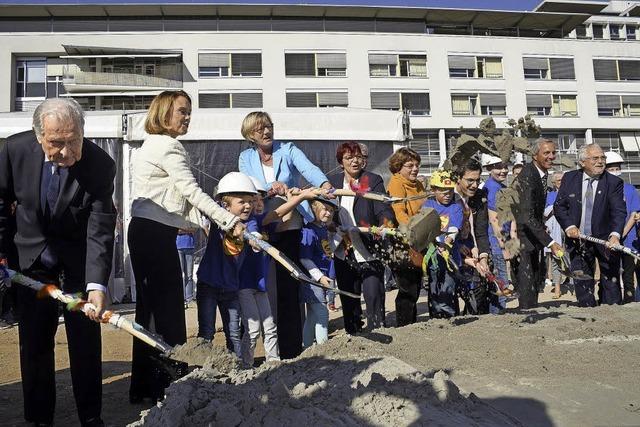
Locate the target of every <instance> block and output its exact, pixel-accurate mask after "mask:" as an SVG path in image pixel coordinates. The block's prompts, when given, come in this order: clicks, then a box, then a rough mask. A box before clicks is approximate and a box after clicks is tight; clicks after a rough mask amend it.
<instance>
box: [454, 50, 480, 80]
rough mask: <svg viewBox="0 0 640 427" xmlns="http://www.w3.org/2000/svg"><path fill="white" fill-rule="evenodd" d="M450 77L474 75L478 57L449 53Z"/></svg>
mask: <svg viewBox="0 0 640 427" xmlns="http://www.w3.org/2000/svg"><path fill="white" fill-rule="evenodd" d="M448 60H449V77H462V78H468V77H474V76H475V70H476V58H475V57H474V56H458V55H449V58H448Z"/></svg>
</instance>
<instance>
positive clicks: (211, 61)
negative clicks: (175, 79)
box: [198, 52, 262, 77]
mask: <svg viewBox="0 0 640 427" xmlns="http://www.w3.org/2000/svg"><path fill="white" fill-rule="evenodd" d="M198 75H199V76H200V77H229V76H231V77H260V76H262V54H261V53H228V52H224V53H200V54H199V55H198Z"/></svg>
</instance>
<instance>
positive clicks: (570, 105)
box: [551, 95, 578, 117]
mask: <svg viewBox="0 0 640 427" xmlns="http://www.w3.org/2000/svg"><path fill="white" fill-rule="evenodd" d="M551 115H552V116H554V117H577V116H578V103H577V101H576V96H575V95H553V105H552V108H551Z"/></svg>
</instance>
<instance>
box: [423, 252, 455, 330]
mask: <svg viewBox="0 0 640 427" xmlns="http://www.w3.org/2000/svg"><path fill="white" fill-rule="evenodd" d="M436 260H437V265H436V264H434V263H432V262H430V263H429V268H428V269H427V278H428V282H429V317H432V318H449V317H453V316H457V315H459V314H460V307H459V305H458V295H457V289H456V287H457V286H458V283H457V280H456V279H455V278H454V277H453V275H452V273H451V272H449V270H447V266H446V264H445V261H444V260H443V259H442V257H441V256H440V255H438V256H437V257H436Z"/></svg>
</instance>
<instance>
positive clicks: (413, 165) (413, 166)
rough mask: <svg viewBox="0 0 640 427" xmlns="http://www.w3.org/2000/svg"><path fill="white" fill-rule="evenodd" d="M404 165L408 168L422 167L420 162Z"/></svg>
mask: <svg viewBox="0 0 640 427" xmlns="http://www.w3.org/2000/svg"><path fill="white" fill-rule="evenodd" d="M402 167H403V168H406V169H420V163H413V162H408V163H405V164H404V165H402Z"/></svg>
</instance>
